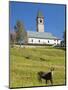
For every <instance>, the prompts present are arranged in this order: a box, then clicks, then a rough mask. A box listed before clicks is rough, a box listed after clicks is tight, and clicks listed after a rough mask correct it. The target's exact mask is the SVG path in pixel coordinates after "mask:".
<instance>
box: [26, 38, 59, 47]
mask: <svg viewBox="0 0 68 90" xmlns="http://www.w3.org/2000/svg"><path fill="white" fill-rule="evenodd" d="M60 42H61V40H54V39H51V40H49V39H38V38H28V43H30V44H56V45H57V44H60Z"/></svg>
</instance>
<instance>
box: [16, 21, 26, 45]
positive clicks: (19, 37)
mask: <svg viewBox="0 0 68 90" xmlns="http://www.w3.org/2000/svg"><path fill="white" fill-rule="evenodd" d="M14 29H15V32H16V41H17V42H18V43H20V46H21V43H22V41H23V43H26V42H27V33H26V31H25V28H24V23H22V22H21V21H17V23H16V26H15V27H14Z"/></svg>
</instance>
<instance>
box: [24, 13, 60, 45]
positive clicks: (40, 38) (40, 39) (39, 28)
mask: <svg viewBox="0 0 68 90" xmlns="http://www.w3.org/2000/svg"><path fill="white" fill-rule="evenodd" d="M25 41H26V40H25V39H24V41H23V42H25ZM60 43H61V39H59V38H57V37H55V36H54V35H52V33H50V32H44V16H43V14H42V12H41V11H39V12H38V14H37V17H36V32H34V31H27V44H47V45H58V44H60Z"/></svg>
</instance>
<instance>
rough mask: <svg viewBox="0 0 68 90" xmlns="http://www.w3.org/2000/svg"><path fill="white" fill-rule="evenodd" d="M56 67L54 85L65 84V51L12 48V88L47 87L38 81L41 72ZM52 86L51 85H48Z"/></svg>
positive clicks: (45, 48)
mask: <svg viewBox="0 0 68 90" xmlns="http://www.w3.org/2000/svg"><path fill="white" fill-rule="evenodd" d="M50 67H54V68H55V70H54V75H53V82H54V85H64V84H65V51H64V50H61V49H56V48H53V47H44V48H43V47H42V48H17V47H14V48H10V88H15V87H32V86H47V85H46V83H45V81H44V80H43V82H42V83H40V82H39V81H38V78H37V73H38V72H39V71H45V72H47V71H49V70H50ZM48 85H50V83H49V84H48Z"/></svg>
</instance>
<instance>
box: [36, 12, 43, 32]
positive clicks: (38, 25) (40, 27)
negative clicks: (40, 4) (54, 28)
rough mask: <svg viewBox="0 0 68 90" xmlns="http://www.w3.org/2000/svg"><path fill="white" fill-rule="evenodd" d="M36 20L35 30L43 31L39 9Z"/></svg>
mask: <svg viewBox="0 0 68 90" xmlns="http://www.w3.org/2000/svg"><path fill="white" fill-rule="evenodd" d="M36 22H37V32H44V16H43V15H42V12H41V11H39V12H38V15H37V18H36Z"/></svg>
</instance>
